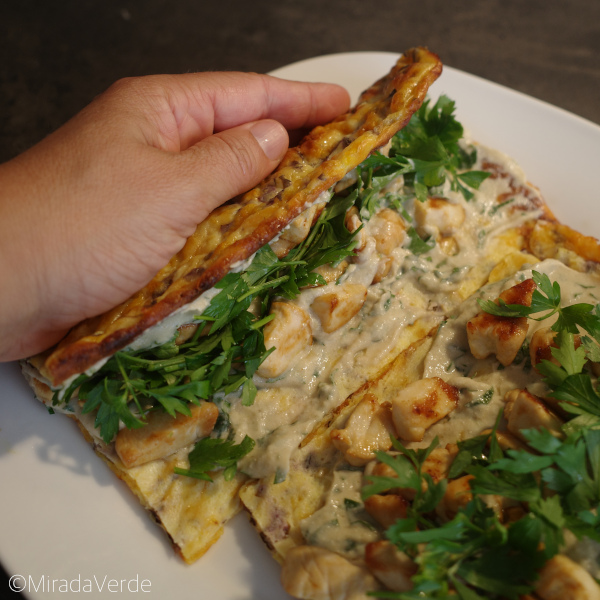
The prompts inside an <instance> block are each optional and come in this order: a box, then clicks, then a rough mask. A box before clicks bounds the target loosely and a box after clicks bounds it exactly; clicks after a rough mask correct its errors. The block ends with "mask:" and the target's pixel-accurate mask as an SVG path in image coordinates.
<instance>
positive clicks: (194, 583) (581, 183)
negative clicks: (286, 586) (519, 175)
mask: <svg viewBox="0 0 600 600" xmlns="http://www.w3.org/2000/svg"><path fill="white" fill-rule="evenodd" d="M395 58H396V55H394V54H390V53H382V52H359V53H348V54H336V55H331V56H324V57H319V58H314V59H310V60H306V61H302V62H299V63H296V64H293V65H290V66H288V67H284V68H282V69H278V70H277V71H276V72H275V74H276V75H278V76H280V77H285V78H289V79H297V80H304V81H309V80H310V81H333V82H337V83H340V84H342V85H345V86H346V87H347V88H348V89H349V91H350V92H351V93H352V95H353V98H354V99H356V97H357V96H358V93H359V92H360V91H361V90H362V89H364V88H366V87H367V86H369V85H370V84H371V83H372V82H373V81H374V80H375V79H377V78H378V77H380V76H381V75H383V74H385V73H386V72H387V71H388V70H389V68H390V66H391V65H392V64H393V62H394V60H395ZM440 93H445V94H447V95H449V96H450V97H451V98H453V99H455V100H456V102H457V107H458V110H457V114H458V117H459V119H460V120H461V121H462V122H463V124H464V125H465V127H466V128H468V129H469V131H470V132H471V133H472V136H473V138H474V139H477V140H479V141H480V142H482V143H485V144H488V145H490V146H493V147H494V148H497V149H499V150H502V151H504V152H506V153H507V154H509V155H511V156H512V157H513V158H515V159H516V160H517V161H518V162H519V163H520V164H521V166H522V167H523V168H524V170H525V172H526V173H527V174H528V177H529V178H530V180H531V181H532V182H534V183H535V184H536V185H538V186H539V187H540V189H541V190H542V193H543V194H544V196H545V197H546V199H547V201H548V203H549V205H550V207H551V208H552V210H553V211H554V212H555V214H556V215H557V217H558V218H559V219H561V220H563V221H564V222H565V223H567V224H569V225H571V226H573V227H575V228H576V229H579V230H580V231H583V232H585V233H588V234H592V235H594V234H595V235H597V236H598V235H600V225H598V223H600V202H598V192H597V189H598V185H597V182H596V178H597V176H598V166H597V160H598V157H599V156H600V127H598V126H596V125H593V124H592V123H589V122H587V121H585V120H583V119H581V118H579V117H576V116H574V115H571V114H569V113H566V112H564V111H562V110H559V109H557V108H554V107H552V106H550V105H547V104H544V103H542V102H539V101H537V100H534V99H532V98H529V97H527V96H524V95H522V94H518V93H516V92H513V91H511V90H508V89H506V88H503V87H501V86H498V85H495V84H492V83H490V82H487V81H485V80H483V79H479V78H477V77H473V76H471V75H467V74H465V73H462V72H460V71H456V70H454V69H450V68H446V69H445V70H444V73H443V75H442V76H441V78H440V79H439V80H438V82H436V83H435V84H434V87H433V88H432V95H433V96H437V95H439V94H440ZM0 381H1V382H2V383H1V386H0V482H1V483H0V486H1V488H0V489H1V490H2V491H1V492H0V500H1V504H0V506H1V509H2V510H1V511H0V561H1V562H2V563H3V565H4V566H5V568H6V570H7V571H8V572H9V575H12V574H20V575H23V576H25V578H26V579H29V588H28V590H29V593H28V597H29V598H40V599H41V598H44V599H48V598H63V597H64V592H61V591H60V586H61V581H59V580H66V581H67V582H69V583H70V584H71V585H73V586H76V585H77V580H78V579H79V580H80V581H81V584H80V585H81V586H82V589H83V586H84V585H85V584H86V580H91V581H92V582H93V585H94V586H95V585H96V583H95V582H94V577H95V578H96V580H97V581H98V585H101V584H102V583H103V582H104V591H103V592H102V594H110V592H108V591H107V589H106V585H107V582H108V580H111V579H112V580H117V581H120V580H124V583H123V584H121V583H119V584H118V585H119V586H121V585H123V586H124V592H125V593H127V586H128V585H129V586H130V589H132V590H133V589H134V586H135V580H136V578H137V579H138V581H139V582H140V583H141V582H142V580H148V581H150V582H151V584H150V586H149V588H150V591H151V593H150V594H149V595H153V596H155V597H157V598H167V597H177V598H178V599H179V600H187V599H190V600H191V599H194V600H203V599H211V600H245V599H250V598H261V600H282V599H284V598H287V597H288V596H287V595H286V594H285V593H284V592H283V590H282V589H281V586H280V584H279V569H278V566H277V565H276V563H275V562H274V561H273V560H272V558H271V557H270V555H269V553H268V552H267V550H266V549H265V548H264V546H263V544H262V542H260V540H259V538H258V536H257V535H256V534H255V532H254V531H253V529H252V527H251V526H250V525H249V524H248V523H247V521H246V519H245V517H244V515H239V516H238V517H237V518H236V519H235V520H234V522H233V523H231V524H230V527H228V528H227V531H226V533H225V535H224V536H223V538H222V539H221V540H220V541H219V542H218V543H217V544H216V545H215V546H214V547H213V548H212V549H211V550H210V551H209V552H208V554H207V555H206V556H205V557H204V558H202V559H201V560H200V561H199V562H198V563H197V564H195V565H193V566H185V565H183V564H182V562H181V561H180V560H179V559H178V558H177V557H176V556H175V555H174V553H173V551H172V549H171V547H170V545H169V543H168V541H167V540H166V536H165V535H164V534H163V532H162V531H161V530H160V529H159V528H158V527H157V526H156V525H155V524H154V523H153V522H152V521H151V520H150V519H149V518H148V516H147V514H146V513H145V511H144V510H143V509H142V508H141V506H140V505H139V503H138V502H137V500H136V499H135V498H134V497H133V495H132V494H131V493H130V492H129V490H128V489H127V488H126V487H125V485H124V484H121V483H120V482H119V481H118V480H117V479H116V478H115V476H114V475H113V474H112V472H111V471H110V470H109V469H108V467H106V465H105V464H104V463H103V462H102V461H101V460H100V459H99V458H98V457H97V456H96V455H95V454H94V453H93V451H92V450H91V448H90V447H89V446H88V444H87V443H86V442H85V441H84V440H83V438H82V437H81V435H80V433H79V431H78V430H77V429H76V427H75V426H74V424H73V423H71V422H70V421H69V420H68V419H66V418H64V417H62V416H60V415H56V416H49V415H48V414H47V413H46V411H45V409H44V408H43V407H42V406H41V405H40V404H39V403H38V402H37V401H35V400H34V399H33V394H32V393H31V391H30V389H29V387H28V386H27V385H26V384H25V382H24V381H23V380H22V378H21V376H20V373H19V370H18V368H17V366H16V365H15V364H4V365H0ZM52 580H57V581H56V582H55V583H54V584H53V582H52ZM52 585H54V593H53V592H52V591H51V589H49V588H51V587H52ZM113 585H114V584H113ZM36 586H37V588H38V591H37V592H36V591H35V587H36ZM146 587H148V586H147V584H146ZM2 591H4V590H2ZM96 595H98V594H90V597H96ZM135 595H136V596H138V597H139V596H142V597H144V596H145V594H142V593H141V592H137V593H136V594H135Z"/></svg>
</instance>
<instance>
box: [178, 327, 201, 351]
mask: <svg viewBox="0 0 600 600" xmlns="http://www.w3.org/2000/svg"><path fill="white" fill-rule="evenodd" d="M199 325H200V323H186V324H185V325H182V326H181V327H180V328H179V329H178V330H177V337H176V338H175V344H176V345H177V346H181V344H185V343H186V342H187V341H188V340H191V339H192V337H194V334H195V333H196V331H198V326H199Z"/></svg>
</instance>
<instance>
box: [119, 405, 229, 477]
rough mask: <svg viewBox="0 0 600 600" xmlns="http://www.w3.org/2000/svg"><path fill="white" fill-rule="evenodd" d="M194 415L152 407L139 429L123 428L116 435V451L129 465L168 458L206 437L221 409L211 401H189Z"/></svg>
mask: <svg viewBox="0 0 600 600" xmlns="http://www.w3.org/2000/svg"><path fill="white" fill-rule="evenodd" d="M190 411H191V413H192V414H191V416H187V415H182V414H178V415H177V416H176V417H175V418H173V417H172V416H171V415H169V414H168V413H165V412H162V411H160V412H159V411H153V412H151V413H150V414H148V418H147V421H148V424H147V425H145V426H144V427H140V428H139V429H121V430H120V431H119V433H118V434H117V437H116V439H115V451H116V453H117V454H118V456H119V458H120V459H121V462H122V463H123V464H124V465H125V467H126V468H128V469H130V468H132V467H138V466H140V465H143V464H145V463H148V462H150V461H152V460H157V459H159V458H165V457H166V456H169V455H171V454H173V453H174V452H177V451H178V450H181V448H185V447H186V446H189V445H190V444H192V443H194V442H195V441H196V440H197V439H199V438H203V437H206V436H207V435H209V434H210V432H211V431H212V430H213V428H214V426H215V423H216V421H217V417H218V416H219V409H218V408H217V407H216V406H215V405H214V404H213V403H212V402H201V403H200V405H198V406H196V405H194V404H192V405H190Z"/></svg>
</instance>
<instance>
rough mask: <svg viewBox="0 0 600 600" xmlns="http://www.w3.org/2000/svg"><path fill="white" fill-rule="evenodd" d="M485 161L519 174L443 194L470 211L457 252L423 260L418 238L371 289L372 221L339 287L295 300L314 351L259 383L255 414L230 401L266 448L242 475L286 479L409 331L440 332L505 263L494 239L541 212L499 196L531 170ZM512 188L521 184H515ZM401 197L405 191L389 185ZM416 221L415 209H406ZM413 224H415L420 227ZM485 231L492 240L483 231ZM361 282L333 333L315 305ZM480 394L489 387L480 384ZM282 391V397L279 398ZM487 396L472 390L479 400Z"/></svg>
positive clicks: (236, 424)
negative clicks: (350, 314)
mask: <svg viewBox="0 0 600 600" xmlns="http://www.w3.org/2000/svg"><path fill="white" fill-rule="evenodd" d="M483 161H488V162H494V163H498V164H500V165H501V166H502V168H503V170H504V171H505V172H506V173H508V174H509V175H510V177H512V180H511V179H510V177H498V178H488V179H486V180H485V181H484V182H483V183H482V185H481V186H480V189H479V190H478V191H475V194H474V198H473V199H472V200H470V201H466V200H465V199H464V197H463V196H462V194H460V193H459V192H454V191H452V190H451V186H450V183H449V182H446V183H445V184H444V186H442V187H441V188H440V189H439V190H437V192H436V195H438V196H439V197H444V198H445V199H447V200H448V201H449V202H451V203H453V204H458V205H460V206H462V207H463V209H464V211H465V215H466V218H465V221H464V223H463V225H462V226H461V227H459V228H457V229H456V231H454V232H453V234H452V237H453V238H454V240H455V242H456V244H457V247H458V249H459V250H458V252H457V253H456V254H454V255H450V256H449V255H446V254H444V252H443V251H442V249H441V248H440V245H439V244H436V245H435V247H434V248H433V249H432V250H431V251H429V252H427V253H425V254H421V255H415V254H413V252H412V251H411V250H410V248H409V244H410V240H409V239H408V238H407V239H406V240H405V241H404V243H403V244H402V245H401V246H400V247H398V248H396V249H395V250H394V251H393V254H392V256H393V264H392V268H391V270H390V273H389V274H388V276H387V277H386V278H385V279H384V280H383V281H381V282H380V283H378V284H371V282H372V280H373V276H374V274H375V271H376V269H377V265H378V262H379V260H380V256H379V254H378V253H377V252H376V249H375V240H374V238H373V235H374V234H375V225H374V222H373V220H371V221H368V222H366V223H364V227H363V232H364V235H365V237H366V245H365V247H364V249H363V250H362V251H361V252H360V253H359V255H358V258H357V260H355V261H354V262H353V263H352V264H351V265H350V266H349V267H348V269H347V270H346V271H345V273H344V274H343V275H342V276H341V277H340V279H339V280H338V281H337V282H332V283H329V284H328V285H327V286H323V287H319V288H313V289H307V290H304V291H303V292H302V293H301V294H300V296H299V297H298V298H297V299H296V300H295V301H294V302H295V303H296V304H297V305H298V306H299V307H301V308H302V309H304V310H305V311H306V313H307V314H308V315H309V316H310V325H311V328H312V331H313V344H312V346H309V347H307V348H306V349H305V350H304V352H302V353H301V354H300V355H299V356H297V357H296V358H295V359H294V365H293V366H292V367H291V368H290V369H289V370H288V371H287V372H285V373H284V374H283V375H281V376H280V377H278V378H276V379H274V380H264V379H261V378H259V377H255V382H256V385H257V387H258V388H259V392H258V395H257V398H256V400H255V403H254V405H253V406H251V407H247V406H242V405H241V403H239V402H238V401H237V399H236V397H235V395H230V397H228V398H227V401H228V402H230V403H231V411H230V420H231V424H232V426H233V429H234V431H235V433H236V439H237V440H238V441H239V440H241V439H242V438H243V436H244V435H249V436H250V437H252V438H254V439H255V440H257V441H258V444H257V447H256V449H255V450H254V451H253V452H252V453H251V454H250V455H248V456H247V457H246V458H245V459H243V460H242V461H241V463H240V468H241V469H242V470H243V471H244V472H246V473H248V474H249V475H251V476H253V477H269V476H271V475H272V474H274V473H278V474H280V475H281V474H282V473H286V472H287V470H288V468H289V462H290V456H291V455H292V454H293V453H294V451H295V450H296V449H297V448H298V445H299V443H300V442H301V441H302V439H303V438H304V437H305V436H306V435H307V434H308V433H309V432H310V431H311V430H312V429H313V427H314V426H315V425H316V424H317V423H318V422H319V421H320V420H321V419H322V418H323V416H324V415H326V414H327V413H328V412H330V411H331V410H333V409H334V408H335V407H336V406H338V405H339V404H340V403H341V402H342V401H343V400H344V399H345V398H346V397H347V396H348V395H349V394H351V393H352V392H353V391H355V390H356V389H358V387H360V385H362V384H363V383H364V382H365V381H366V380H367V379H369V378H371V377H373V376H374V375H375V374H376V373H377V371H378V369H379V368H380V367H381V366H383V365H384V364H386V362H387V361H388V360H389V357H390V356H391V354H392V352H394V351H396V352H397V350H398V348H399V345H400V346H401V345H402V336H403V335H404V334H405V333H406V327H407V326H409V325H411V324H414V323H416V322H420V323H424V324H427V325H428V326H429V327H434V326H436V325H439V324H440V323H441V322H442V321H443V320H444V318H445V315H447V314H449V312H450V311H451V310H452V309H453V308H454V307H456V306H457V305H458V304H459V303H460V302H461V301H462V299H463V298H464V297H466V296H468V295H470V294H471V293H472V292H473V291H475V289H473V290H470V289H468V287H467V288H465V285H467V286H468V284H469V282H471V281H477V280H478V279H481V280H482V282H483V281H485V280H486V279H487V274H488V273H489V271H490V270H491V268H492V267H493V266H494V265H495V264H496V258H495V256H494V253H493V244H494V240H495V239H496V237H497V236H498V235H500V233H501V232H504V231H506V230H507V229H510V228H515V227H518V226H519V225H521V224H522V223H523V222H524V221H525V220H526V219H532V218H533V219H534V218H536V216H538V215H539V211H535V210H532V209H531V207H530V208H529V210H528V212H527V211H524V210H515V209H514V208H513V207H514V206H519V205H528V203H529V200H528V199H527V197H525V196H523V195H520V194H514V199H513V201H512V202H510V203H509V204H507V205H506V206H499V205H498V197H499V196H500V195H502V194H508V193H510V192H511V190H512V189H519V188H520V187H522V188H524V189H527V190H528V192H530V193H531V194H532V195H535V194H536V192H535V191H534V190H533V188H531V187H530V186H528V184H527V182H526V179H525V177H524V175H523V173H522V171H521V170H520V169H519V168H518V167H517V166H516V164H515V163H514V161H511V160H510V159H508V158H507V157H505V156H504V155H502V154H500V153H497V152H495V151H489V150H487V149H485V148H480V149H479V162H478V164H476V165H475V166H474V167H473V168H474V169H478V168H480V165H481V163H482V162H483ZM511 186H512V187H511ZM390 190H396V191H397V192H398V193H401V192H402V188H401V187H398V186H397V185H396V186H391V187H390V186H389V189H388V190H387V191H390ZM404 208H405V209H406V211H407V212H408V215H409V218H411V219H414V202H408V203H406V204H405V205H404ZM412 224H413V223H409V225H412ZM482 232H484V234H482ZM343 283H359V284H362V285H364V286H366V287H367V288H368V290H369V291H368V296H367V300H366V302H365V304H364V306H363V308H362V310H361V311H360V312H359V313H358V314H357V315H356V316H355V317H354V318H353V319H352V320H351V321H350V322H348V323H347V324H346V325H345V326H343V327H341V328H340V329H338V330H337V331H334V332H333V333H326V332H324V331H323V328H322V327H321V323H320V320H319V319H318V317H317V316H316V314H315V313H314V311H313V310H312V309H311V304H312V303H313V301H314V300H315V298H317V297H318V296H320V295H321V294H325V293H329V292H332V291H335V289H336V286H337V285H338V284H343ZM479 385H480V387H481V393H483V392H485V390H486V389H487V388H488V387H489V384H483V383H482V384H479ZM274 390H277V392H276V393H275V392H274ZM477 394H479V389H475V390H474V391H473V396H474V398H475V397H476V396H477Z"/></svg>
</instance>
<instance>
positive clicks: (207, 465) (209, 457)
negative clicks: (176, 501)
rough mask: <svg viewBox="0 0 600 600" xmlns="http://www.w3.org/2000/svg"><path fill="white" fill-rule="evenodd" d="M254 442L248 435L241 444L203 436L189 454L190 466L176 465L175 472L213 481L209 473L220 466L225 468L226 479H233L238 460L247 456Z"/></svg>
mask: <svg viewBox="0 0 600 600" xmlns="http://www.w3.org/2000/svg"><path fill="white" fill-rule="evenodd" d="M254 444H255V442H254V440H253V439H252V438H250V437H248V436H246V437H244V439H243V440H242V441H241V442H240V443H239V444H234V443H233V440H223V439H219V438H203V439H201V440H199V441H198V442H196V445H195V446H194V449H193V450H192V451H191V452H190V454H189V457H188V458H189V461H190V468H189V469H181V468H179V467H175V473H177V475H186V476H188V477H195V478H196V479H203V480H205V481H212V478H211V477H210V475H209V474H208V473H209V472H210V471H214V470H215V469H219V468H220V469H225V479H227V480H229V479H232V478H233V477H234V476H235V473H236V469H235V467H236V464H237V461H238V460H240V459H241V458H243V457H244V456H246V454H248V453H249V452H250V451H251V450H252V449H253V448H254Z"/></svg>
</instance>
